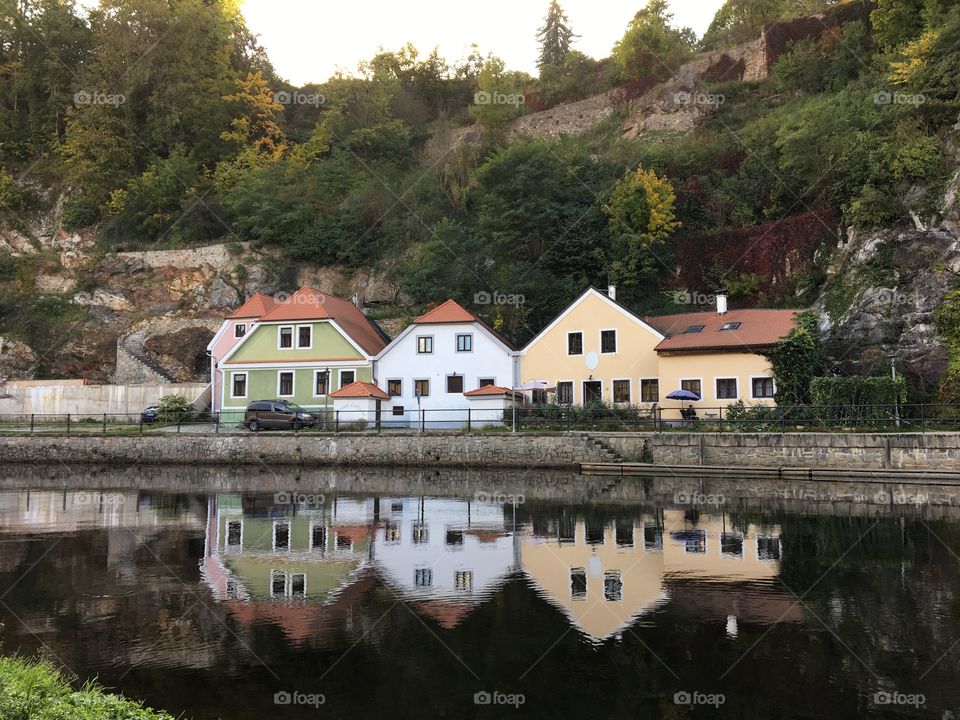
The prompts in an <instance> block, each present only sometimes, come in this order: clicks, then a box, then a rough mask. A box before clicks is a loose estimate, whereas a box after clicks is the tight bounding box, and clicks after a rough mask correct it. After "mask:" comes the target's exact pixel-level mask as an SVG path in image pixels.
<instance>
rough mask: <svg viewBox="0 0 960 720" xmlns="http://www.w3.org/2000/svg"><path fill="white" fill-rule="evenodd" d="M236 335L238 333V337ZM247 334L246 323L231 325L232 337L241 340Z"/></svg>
mask: <svg viewBox="0 0 960 720" xmlns="http://www.w3.org/2000/svg"><path fill="white" fill-rule="evenodd" d="M237 333H240V334H239V335H238V334H237ZM246 334H247V324H246V323H234V325H233V337H235V338H236V339H238V340H239V339H240V338H242V337H243V336H244V335H246Z"/></svg>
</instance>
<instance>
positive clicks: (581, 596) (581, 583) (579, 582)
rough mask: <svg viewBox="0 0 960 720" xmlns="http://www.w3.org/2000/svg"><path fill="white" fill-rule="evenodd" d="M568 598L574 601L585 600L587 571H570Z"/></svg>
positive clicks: (573, 569) (576, 569)
mask: <svg viewBox="0 0 960 720" xmlns="http://www.w3.org/2000/svg"><path fill="white" fill-rule="evenodd" d="M570 597H571V598H573V599H574V600H586V598H587V571H586V570H584V569H583V568H572V569H571V570H570Z"/></svg>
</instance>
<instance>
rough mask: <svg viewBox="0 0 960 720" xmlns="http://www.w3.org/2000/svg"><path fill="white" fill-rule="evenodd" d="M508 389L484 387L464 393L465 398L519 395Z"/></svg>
mask: <svg viewBox="0 0 960 720" xmlns="http://www.w3.org/2000/svg"><path fill="white" fill-rule="evenodd" d="M519 394H520V393H516V392H514V391H513V390H511V389H510V388H505V387H500V386H499V385H484V386H483V387H481V388H477V389H476V390H468V391H467V392H465V393H464V396H465V397H502V396H504V395H508V396H509V395H519Z"/></svg>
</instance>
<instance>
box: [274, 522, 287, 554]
mask: <svg viewBox="0 0 960 720" xmlns="http://www.w3.org/2000/svg"><path fill="white" fill-rule="evenodd" d="M273 549H274V550H289V549H290V523H285V522H278V523H274V524H273Z"/></svg>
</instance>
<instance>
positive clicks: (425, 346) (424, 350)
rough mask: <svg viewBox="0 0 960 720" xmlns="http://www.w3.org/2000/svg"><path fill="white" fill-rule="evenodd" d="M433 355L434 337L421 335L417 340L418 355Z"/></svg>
mask: <svg viewBox="0 0 960 720" xmlns="http://www.w3.org/2000/svg"><path fill="white" fill-rule="evenodd" d="M431 353H433V336H431V335H421V336H419V337H418V338H417V354H418V355H430V354H431Z"/></svg>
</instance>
